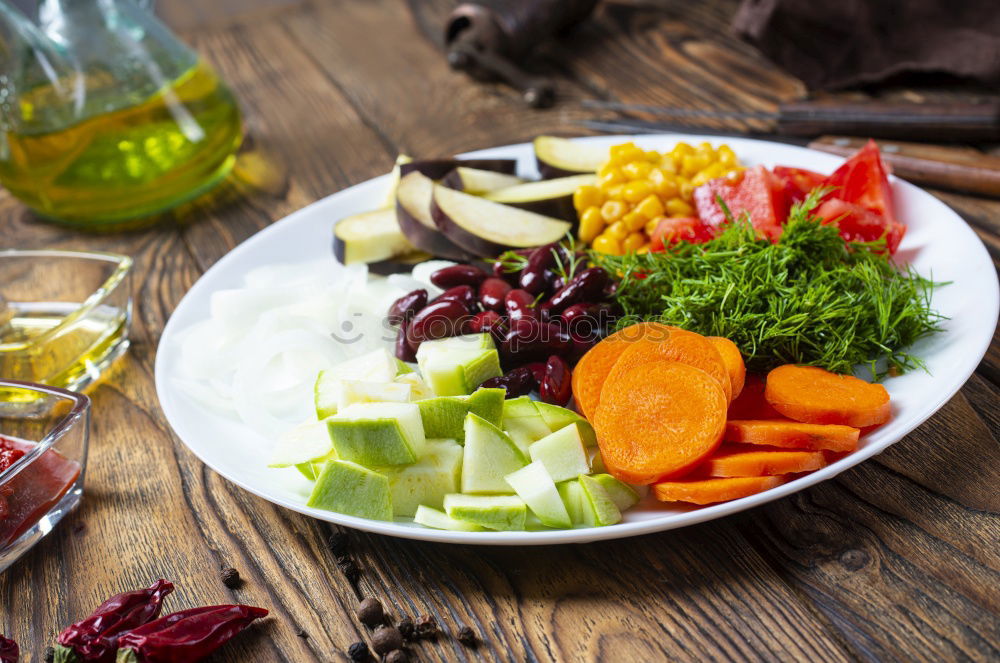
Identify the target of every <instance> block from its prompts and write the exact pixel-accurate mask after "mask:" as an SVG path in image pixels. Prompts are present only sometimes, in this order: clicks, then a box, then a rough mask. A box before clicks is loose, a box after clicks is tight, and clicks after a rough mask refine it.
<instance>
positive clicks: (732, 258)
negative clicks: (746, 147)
mask: <svg viewBox="0 0 1000 663" xmlns="http://www.w3.org/2000/svg"><path fill="white" fill-rule="evenodd" d="M822 194H823V192H814V194H813V195H811V196H809V197H808V198H807V199H806V200H804V201H803V202H802V203H800V204H799V205H796V206H795V207H793V209H792V212H791V214H790V215H789V220H788V223H787V224H786V225H785V229H784V233H783V234H782V236H781V239H780V240H779V241H778V243H776V244H772V243H771V242H769V241H767V240H766V239H762V238H760V237H759V235H758V234H757V233H756V231H755V230H754V229H753V227H752V226H751V225H750V223H749V222H748V220H747V219H746V218H741V219H737V220H736V221H734V222H732V223H729V224H726V226H725V228H724V229H723V230H722V232H721V233H720V234H719V236H718V237H716V238H715V239H712V240H710V241H708V242H705V243H704V244H688V243H686V242H682V243H679V244H677V245H676V246H674V247H672V248H670V249H668V250H667V251H666V252H663V253H647V254H643V255H636V254H629V255H625V256H610V255H606V254H601V253H597V252H591V259H592V260H593V261H594V262H595V263H596V264H597V265H599V266H601V267H603V268H604V269H606V270H608V272H609V273H611V274H612V275H613V276H616V277H618V278H620V280H621V282H620V284H619V286H618V292H617V299H618V302H619V303H620V304H621V305H622V307H623V308H624V311H625V314H626V315H625V317H624V319H622V320H621V321H620V322H619V327H623V326H626V325H629V324H632V323H634V322H637V321H640V320H660V321H662V322H665V323H668V324H672V325H677V326H679V327H683V328H685V329H690V330H692V331H697V332H699V333H702V334H705V335H710V336H724V337H726V338H728V339H730V340H732V341H733V342H734V343H736V344H737V345H738V346H739V348H740V350H741V351H742V352H743V355H744V358H745V359H746V363H747V368H748V369H750V370H754V371H766V370H768V369H771V368H773V367H775V366H777V365H780V364H785V363H797V364H808V365H813V366H821V367H823V368H826V369H827V370H830V371H834V372H838V373H850V372H851V371H852V370H853V368H854V367H855V366H856V365H859V364H865V365H867V366H868V367H869V368H870V370H871V372H872V376H873V377H881V376H883V375H884V374H885V373H887V372H888V373H892V374H896V373H902V372H904V371H906V370H910V369H913V368H917V367H923V363H922V362H921V360H920V359H919V358H917V357H915V356H913V355H911V354H910V353H909V352H908V350H907V349H908V348H909V347H910V346H911V345H912V344H913V343H914V342H915V341H917V340H918V339H920V338H923V337H925V336H927V335H928V334H931V333H934V332H938V331H940V330H941V326H940V324H941V322H942V321H943V320H944V319H945V318H944V316H942V315H941V314H939V313H937V312H936V311H934V310H933V309H931V306H930V300H931V291H932V289H933V288H934V287H935V286H937V285H942V284H937V283H934V282H933V281H931V280H929V279H926V278H924V277H922V276H920V275H918V274H917V273H916V272H914V271H913V269H912V268H911V267H909V266H904V267H897V266H896V265H894V264H893V263H892V262H891V260H890V258H889V257H888V255H887V253H886V251H885V244H884V242H883V241H877V242H867V243H850V244H846V243H845V242H844V241H843V239H841V237H840V235H839V233H838V230H837V228H836V226H832V225H824V224H823V223H821V220H820V219H817V218H815V217H813V216H812V211H813V210H814V209H815V207H816V206H817V205H818V203H819V200H820V198H821V196H822ZM883 357H884V358H885V359H886V363H885V364H884V365H883V364H880V363H879V359H881V358H883ZM883 366H884V368H883Z"/></svg>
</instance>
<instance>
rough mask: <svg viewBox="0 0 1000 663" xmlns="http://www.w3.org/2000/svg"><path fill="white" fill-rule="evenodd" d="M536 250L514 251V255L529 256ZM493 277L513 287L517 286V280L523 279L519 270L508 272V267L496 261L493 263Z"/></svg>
mask: <svg viewBox="0 0 1000 663" xmlns="http://www.w3.org/2000/svg"><path fill="white" fill-rule="evenodd" d="M532 251H534V249H514V253H516V254H517V255H519V256H525V257H527V256H529V255H531V252H532ZM493 276H495V277H496V278H498V279H503V280H504V281H506V282H507V283H510V284H511V285H517V280H518V279H519V278H521V270H520V269H517V270H514V271H508V270H507V266H506V265H505V264H504V263H503V262H502V261H500V260H495V261H494V262H493Z"/></svg>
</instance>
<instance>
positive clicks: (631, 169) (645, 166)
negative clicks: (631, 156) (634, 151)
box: [622, 161, 653, 180]
mask: <svg viewBox="0 0 1000 663" xmlns="http://www.w3.org/2000/svg"><path fill="white" fill-rule="evenodd" d="M652 169H653V165H652V164H651V163H649V162H648V161H630V162H629V163H627V164H625V165H624V166H622V174H623V175H624V176H625V177H627V178H628V179H630V180H642V179H646V176H647V175H649V171H651V170H652Z"/></svg>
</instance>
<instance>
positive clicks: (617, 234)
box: [604, 221, 628, 241]
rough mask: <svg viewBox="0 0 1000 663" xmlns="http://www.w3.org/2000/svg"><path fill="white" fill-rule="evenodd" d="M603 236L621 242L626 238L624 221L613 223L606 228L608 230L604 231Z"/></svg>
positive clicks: (626, 228)
mask: <svg viewBox="0 0 1000 663" xmlns="http://www.w3.org/2000/svg"><path fill="white" fill-rule="evenodd" d="M604 234H605V235H609V236H611V237H614V238H615V239H617V240H618V241H621V240H623V239H625V238H626V237H628V227H627V226H626V225H625V222H624V221H615V222H614V223H612V224H611V225H610V226H608V229H607V230H605V231H604Z"/></svg>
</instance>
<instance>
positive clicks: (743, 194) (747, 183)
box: [694, 166, 788, 242]
mask: <svg viewBox="0 0 1000 663" xmlns="http://www.w3.org/2000/svg"><path fill="white" fill-rule="evenodd" d="M779 189H780V188H779V187H777V186H775V179H774V176H773V175H772V174H771V173H770V171H768V170H767V169H766V168H764V166H754V167H753V168H751V169H750V170H746V171H744V172H743V173H742V177H739V178H738V179H736V180H731V179H729V178H728V177H720V178H718V179H714V180H710V181H708V182H706V183H705V184H702V185H701V186H700V187H698V188H697V189H695V190H694V203H695V207H696V208H697V210H698V216H699V218H701V220H702V221H703V222H704V223H705V224H707V225H708V226H710V227H712V228H713V229H715V228H718V227H719V226H721V225H722V224H724V223H726V214H725V212H723V211H722V208H721V207H720V206H719V202H718V198H720V197H721V198H722V200H723V202H725V203H726V207H728V208H729V211H730V212H731V213H732V215H733V218H734V219H736V218H739V217H740V216H741V215H742V214H743V213H746V214H747V215H749V217H750V223H751V224H752V225H753V227H754V228H756V229H757V230H758V231H760V233H761V234H762V235H763V236H765V237H767V238H768V239H770V240H771V241H772V242H774V241H777V239H778V238H779V237H781V226H782V224H783V223H784V222H785V219H786V218H787V217H788V204H787V201H786V200H785V197H784V196H783V195H782V194H781V192H780V190H779Z"/></svg>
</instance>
